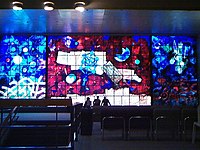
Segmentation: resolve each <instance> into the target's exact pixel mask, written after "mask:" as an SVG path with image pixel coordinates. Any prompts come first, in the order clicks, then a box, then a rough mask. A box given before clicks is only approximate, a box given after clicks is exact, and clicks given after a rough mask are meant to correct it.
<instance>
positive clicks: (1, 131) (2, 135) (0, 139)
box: [0, 106, 18, 144]
mask: <svg viewBox="0 0 200 150" xmlns="http://www.w3.org/2000/svg"><path fill="white" fill-rule="evenodd" d="M17 108H18V107H17V106H15V107H14V108H13V109H12V110H11V111H10V112H9V114H8V116H7V117H6V118H5V119H4V121H3V122H2V124H1V125H0V144H2V142H3V140H4V138H5V135H6V134H7V131H8V128H4V127H5V126H10V125H12V122H13V120H14V119H15V118H16V110H17ZM13 114H14V116H13Z"/></svg>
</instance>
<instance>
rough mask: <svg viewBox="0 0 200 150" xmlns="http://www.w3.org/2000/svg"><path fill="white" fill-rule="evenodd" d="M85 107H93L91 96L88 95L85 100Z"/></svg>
mask: <svg viewBox="0 0 200 150" xmlns="http://www.w3.org/2000/svg"><path fill="white" fill-rule="evenodd" d="M84 107H85V108H90V107H91V101H90V98H89V97H87V100H86V101H85V104H84Z"/></svg>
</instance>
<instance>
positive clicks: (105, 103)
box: [101, 96, 111, 106]
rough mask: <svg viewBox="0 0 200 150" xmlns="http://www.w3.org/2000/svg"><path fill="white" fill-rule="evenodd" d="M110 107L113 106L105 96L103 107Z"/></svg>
mask: <svg viewBox="0 0 200 150" xmlns="http://www.w3.org/2000/svg"><path fill="white" fill-rule="evenodd" d="M108 105H110V106H111V104H110V101H109V100H108V99H107V98H106V97H105V96H104V98H103V100H102V102H101V106H108Z"/></svg>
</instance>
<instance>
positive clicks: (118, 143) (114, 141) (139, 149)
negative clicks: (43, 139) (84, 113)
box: [75, 122, 200, 150]
mask: <svg viewBox="0 0 200 150" xmlns="http://www.w3.org/2000/svg"><path fill="white" fill-rule="evenodd" d="M113 133H114V134H116V136H117V138H112V137H111V136H112V135H111V134H109V133H108V132H107V133H106V134H105V139H104V140H102V134H101V129H100V123H99V122H95V123H94V124H93V132H92V136H85V135H80V136H79V140H78V141H77V142H75V150H147V149H148V150H200V140H199V139H198V140H197V141H196V143H195V144H192V142H191V140H186V141H183V140H173V139H167V140H159V141H155V140H149V139H147V138H146V136H145V134H143V135H142V136H139V134H138V135H137V138H134V139H131V140H122V139H121V134H120V133H119V132H113ZM141 137H143V138H141Z"/></svg>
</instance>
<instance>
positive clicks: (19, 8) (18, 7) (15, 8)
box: [12, 1, 23, 10]
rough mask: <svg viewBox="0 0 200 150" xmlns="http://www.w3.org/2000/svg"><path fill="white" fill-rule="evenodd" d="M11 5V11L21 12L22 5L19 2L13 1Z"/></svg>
mask: <svg viewBox="0 0 200 150" xmlns="http://www.w3.org/2000/svg"><path fill="white" fill-rule="evenodd" d="M12 4H13V10H22V9H23V8H22V6H23V3H21V2H17V1H15V2H13V3H12Z"/></svg>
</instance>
